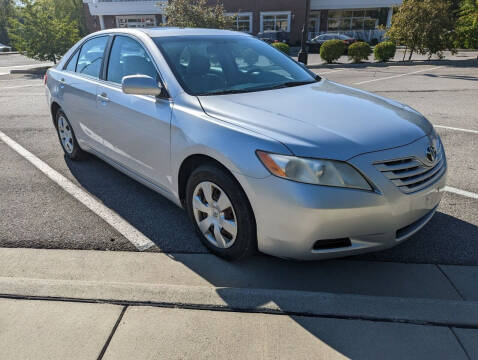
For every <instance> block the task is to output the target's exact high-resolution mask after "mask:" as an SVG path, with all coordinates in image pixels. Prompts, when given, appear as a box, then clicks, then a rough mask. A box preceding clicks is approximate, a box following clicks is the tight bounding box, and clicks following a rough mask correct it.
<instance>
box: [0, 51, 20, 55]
mask: <svg viewBox="0 0 478 360" xmlns="http://www.w3.org/2000/svg"><path fill="white" fill-rule="evenodd" d="M17 54H19V52H18V51H5V52H0V55H17Z"/></svg>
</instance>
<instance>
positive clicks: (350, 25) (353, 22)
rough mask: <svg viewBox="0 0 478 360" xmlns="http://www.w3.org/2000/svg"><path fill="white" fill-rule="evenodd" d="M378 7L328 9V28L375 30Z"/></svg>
mask: <svg viewBox="0 0 478 360" xmlns="http://www.w3.org/2000/svg"><path fill="white" fill-rule="evenodd" d="M379 15H380V9H367V10H329V19H328V30H329V31H334V30H375V29H376V28H377V26H378V24H379Z"/></svg>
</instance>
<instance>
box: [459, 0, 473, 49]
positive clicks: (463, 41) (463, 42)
mask: <svg viewBox="0 0 478 360" xmlns="http://www.w3.org/2000/svg"><path fill="white" fill-rule="evenodd" d="M457 34H458V40H457V45H458V46H463V47H465V48H478V0H464V1H463V4H462V6H461V8H460V12H459V18H458V21H457Z"/></svg>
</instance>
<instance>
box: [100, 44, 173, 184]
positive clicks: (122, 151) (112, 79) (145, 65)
mask: <svg viewBox="0 0 478 360" xmlns="http://www.w3.org/2000/svg"><path fill="white" fill-rule="evenodd" d="M108 58H109V60H108V64H107V67H106V69H105V72H104V74H105V79H104V81H103V83H102V84H101V85H100V86H99V88H98V98H97V106H98V109H99V113H100V117H101V119H102V128H101V133H100V136H101V137H102V139H103V140H104V144H105V147H106V151H107V155H108V157H110V158H111V159H112V160H114V161H115V162H117V163H119V164H121V165H122V166H124V167H126V168H127V169H129V170H132V171H134V172H135V173H137V174H138V175H140V176H142V177H143V178H145V179H146V180H148V181H150V182H152V183H154V184H156V185H159V186H168V181H167V175H168V174H169V156H170V153H169V152H170V120H171V112H172V102H171V101H170V99H169V98H168V97H167V96H164V97H157V98H156V97H154V96H145V95H131V94H125V93H123V91H122V89H121V80H122V79H123V77H124V76H127V75H136V74H141V75H148V76H151V77H152V78H153V79H156V80H157V81H158V83H160V82H161V79H160V76H159V73H158V71H157V69H156V66H155V64H154V62H153V60H152V58H151V56H150V55H149V53H148V52H147V50H146V48H145V47H144V46H143V45H142V44H141V43H140V42H139V41H138V40H137V39H135V38H133V37H131V36H127V35H116V36H115V38H114V40H113V44H112V46H111V50H110V54H109V57H108Z"/></svg>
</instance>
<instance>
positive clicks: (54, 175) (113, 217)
mask: <svg viewBox="0 0 478 360" xmlns="http://www.w3.org/2000/svg"><path fill="white" fill-rule="evenodd" d="M0 140H2V141H3V142H4V143H5V144H7V145H8V146H9V147H10V148H12V149H13V150H14V151H16V152H17V153H18V154H19V155H20V156H22V157H24V158H25V159H26V160H28V161H29V162H30V163H31V164H32V165H33V166H35V167H36V168H37V169H38V170H40V171H41V172H43V173H44V174H45V175H46V176H48V177H49V178H50V179H51V180H53V181H54V182H55V183H56V184H58V185H59V186H60V187H61V188H63V190H65V191H66V192H67V193H69V194H70V195H72V196H73V197H74V198H75V199H77V200H78V201H79V202H81V203H82V204H83V205H85V206H86V207H87V208H88V209H90V210H91V211H93V212H94V213H95V214H96V215H98V216H99V217H101V218H102V219H103V220H104V221H106V222H107V223H108V224H110V225H111V226H112V227H113V228H115V229H116V230H117V231H118V232H119V233H121V234H122V235H123V236H124V237H125V238H126V239H128V240H129V241H130V242H131V243H132V244H133V245H134V246H136V248H137V249H138V250H140V251H144V250H147V249H149V248H150V247H152V246H154V243H153V242H152V241H151V240H150V239H148V238H147V237H146V236H145V235H144V234H142V233H141V232H140V231H138V230H137V229H136V228H135V227H133V226H132V225H131V224H130V223H129V222H127V221H126V220H124V219H123V218H122V217H121V216H119V215H118V214H116V213H115V212H114V211H113V210H111V209H110V208H108V207H106V206H105V205H103V204H102V203H100V202H99V201H98V200H96V199H95V198H94V197H92V196H91V195H90V194H88V193H87V192H86V191H84V190H82V189H81V188H79V187H78V186H77V185H75V184H74V183H72V182H71V181H70V180H68V179H67V178H66V177H64V176H63V175H61V174H60V173H59V172H57V171H56V170H54V169H52V168H51V167H50V166H49V165H47V164H46V163H44V162H43V161H41V160H40V159H39V158H37V157H36V156H35V155H33V154H32V153H31V152H29V151H28V150H27V149H25V148H24V147H22V146H21V145H20V144H18V143H16V142H15V141H14V140H12V139H11V138H9V137H8V136H7V135H5V134H4V133H3V132H1V131H0Z"/></svg>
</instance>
